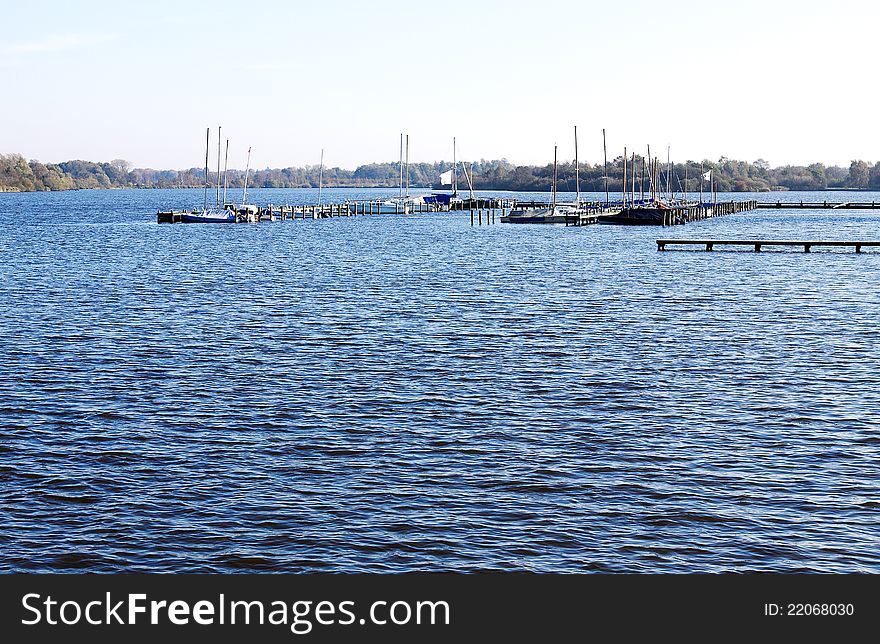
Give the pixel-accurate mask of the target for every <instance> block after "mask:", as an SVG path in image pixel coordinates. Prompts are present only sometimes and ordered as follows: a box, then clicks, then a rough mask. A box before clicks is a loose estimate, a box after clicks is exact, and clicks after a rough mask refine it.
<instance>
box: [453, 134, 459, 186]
mask: <svg viewBox="0 0 880 644" xmlns="http://www.w3.org/2000/svg"><path fill="white" fill-rule="evenodd" d="M457 167H458V166H457V165H456V162H455V137H452V196H453V197H454V196H456V195H457V194H458V177H456V174H458V173H457V172H456V168H457Z"/></svg>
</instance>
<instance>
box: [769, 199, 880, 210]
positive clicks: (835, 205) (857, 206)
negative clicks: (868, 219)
mask: <svg viewBox="0 0 880 644" xmlns="http://www.w3.org/2000/svg"><path fill="white" fill-rule="evenodd" d="M755 208H797V209H805V210H876V209H878V208H880V203H878V202H875V201H870V202H868V201H838V202H833V201H822V202H818V201H803V200H801V201H758V202H756V203H755Z"/></svg>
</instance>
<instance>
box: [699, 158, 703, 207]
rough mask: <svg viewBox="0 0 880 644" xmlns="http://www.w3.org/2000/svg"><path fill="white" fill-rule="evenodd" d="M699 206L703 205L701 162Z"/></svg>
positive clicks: (701, 165)
mask: <svg viewBox="0 0 880 644" xmlns="http://www.w3.org/2000/svg"><path fill="white" fill-rule="evenodd" d="M700 205H701V206H702V205H703V162H702V161H700Z"/></svg>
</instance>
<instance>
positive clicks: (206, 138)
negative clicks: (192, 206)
mask: <svg viewBox="0 0 880 644" xmlns="http://www.w3.org/2000/svg"><path fill="white" fill-rule="evenodd" d="M210 145H211V128H208V133H207V136H206V137H205V204H204V209H205V210H207V209H208V147H209V146H210Z"/></svg>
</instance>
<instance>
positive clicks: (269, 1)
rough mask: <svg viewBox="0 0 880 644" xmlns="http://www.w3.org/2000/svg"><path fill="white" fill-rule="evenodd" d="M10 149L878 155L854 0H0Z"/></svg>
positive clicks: (358, 154) (162, 163) (377, 155)
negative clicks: (208, 137)
mask: <svg viewBox="0 0 880 644" xmlns="http://www.w3.org/2000/svg"><path fill="white" fill-rule="evenodd" d="M0 15H2V16H3V26H4V28H3V30H2V31H3V34H4V37H3V39H2V44H0V78H2V83H3V90H4V91H3V94H4V96H3V100H2V101H0V153H11V152H16V153H20V154H22V155H24V156H25V157H26V158H28V159H38V160H40V161H43V162H52V163H56V162H60V161H65V160H69V159H85V160H89V161H109V160H111V159H117V158H119V159H126V160H128V161H129V162H130V163H132V164H133V165H134V166H135V167H151V168H157V169H171V168H173V169H182V168H190V167H201V166H203V164H204V154H205V148H204V145H205V129H206V128H207V127H209V126H210V127H212V128H215V129H214V130H213V131H212V157H213V159H214V160H213V161H212V167H213V165H214V164H215V163H216V156H215V155H216V143H217V139H216V136H217V134H216V127H217V126H218V125H220V126H222V128H223V130H222V138H223V140H224V141H225V139H226V138H229V139H230V148H229V149H230V153H229V154H230V158H229V165H230V167H235V168H242V169H243V168H244V166H245V159H246V155H247V148H248V147H252V148H253V153H252V164H251V167H257V168H267V167H273V168H276V167H287V166H302V165H310V164H317V163H318V162H319V159H320V155H321V149H322V148H323V149H324V159H325V163H326V164H327V165H328V166H338V167H342V168H350V169H353V168H355V167H357V166H358V165H360V164H363V163H370V162H387V161H394V162H396V161H397V159H398V154H399V140H400V139H399V137H400V133H401V132H406V133H408V134H409V137H410V160H411V161H412V162H421V161H426V162H431V161H439V160H451V158H452V139H453V137H456V138H457V142H458V146H457V151H458V158H459V159H461V160H478V159H501V158H506V159H508V160H510V161H511V162H513V163H518V164H545V163H548V162H552V159H553V146H554V144H558V146H559V155H560V158H573V157H574V141H573V126H575V125H577V127H578V152H579V158H580V160H581V161H585V162H590V163H596V162H598V161H601V159H602V154H603V152H602V129H603V128H605V129H606V130H607V145H608V151H609V157H614V156H618V155H620V154H622V152H623V148H624V146H627V147H628V150H630V151H631V150H633V148H635V150H636V151H638V152H644V151H645V149H646V146H647V145H648V144H650V145H651V146H652V152H658V151H659V152H660V153H661V154H664V153H665V152H666V149H667V146H669V148H670V150H671V156H672V159H673V161H676V160H678V161H683V160H686V159H694V160H699V159H703V158H707V159H713V160H717V159H718V158H719V157H721V156H726V157H729V158H734V159H742V160H746V161H754V160H756V159H758V158H763V159H766V160H767V161H769V162H770V163H771V165H784V164H788V163H792V164H807V163H813V162H823V163H826V164H828V165H831V164H837V165H847V166H848V165H849V162H850V161H851V160H852V159H856V158H860V159H865V160H866V161H869V162H875V161H877V160H880V145H878V138H877V137H878V133H877V129H876V126H875V124H876V122H877V116H876V113H877V103H878V101H877V99H878V97H880V90H878V88H877V83H876V82H875V79H874V76H875V70H876V59H877V47H876V39H875V38H874V33H873V32H874V31H875V25H876V24H877V18H878V17H880V4H877V3H875V2H866V1H862V0H835V2H827V1H826V2H815V1H813V0H800V1H797V2H795V1H789V0H761V1H754V0H739V1H738V2H735V3H734V2H724V3H722V2H716V1H712V0H704V1H703V2H694V1H685V0H666V1H665V2H646V1H642V0H628V1H626V2H622V1H619V0H608V1H606V2H593V1H558V0H540V1H535V0H529V1H520V0H506V1H500V0H499V1H496V0H469V1H459V0H443V1H442V2H421V1H419V2H416V1H415V0H413V1H411V2H400V1H395V0H369V1H363V2H354V1H349V0H319V1H318V2H314V1H310V2H304V1H302V0H292V1H280V0H279V1H276V0H250V1H249V2H225V1H220V0H218V1H214V2H210V3H208V2H204V3H202V2H186V1H185V0H178V1H177V2H166V1H164V0H154V1H151V2H143V3H140V2H139V3H127V2H118V1H114V2H89V1H80V2H77V1H75V0H67V1H65V2H41V1H40V0H31V1H29V2H27V3H25V2H13V1H12V0H0Z"/></svg>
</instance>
